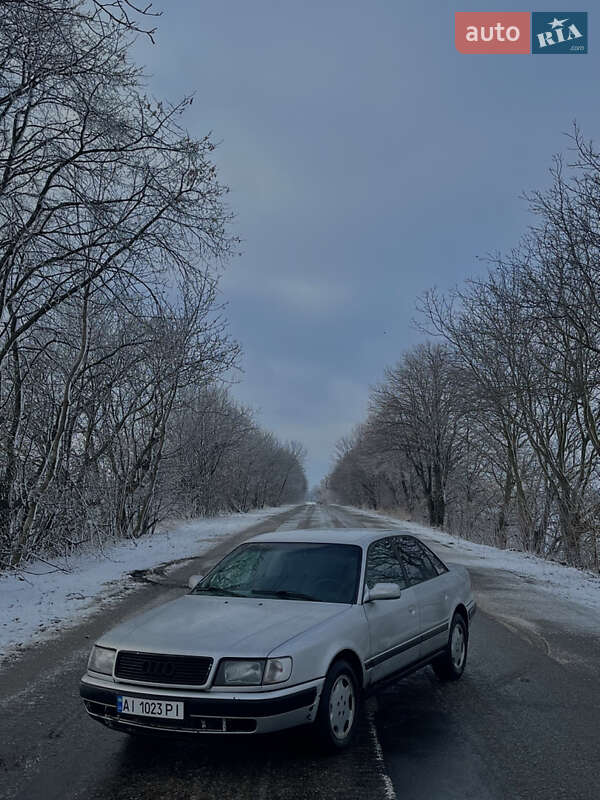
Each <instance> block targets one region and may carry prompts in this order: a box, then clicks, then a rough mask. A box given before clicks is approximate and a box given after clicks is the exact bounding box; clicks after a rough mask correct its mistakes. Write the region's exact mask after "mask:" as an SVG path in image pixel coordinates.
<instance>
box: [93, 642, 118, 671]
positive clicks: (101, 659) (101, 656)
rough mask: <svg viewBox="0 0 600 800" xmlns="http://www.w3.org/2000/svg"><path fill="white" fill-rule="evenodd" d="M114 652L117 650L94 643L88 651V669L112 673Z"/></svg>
mask: <svg viewBox="0 0 600 800" xmlns="http://www.w3.org/2000/svg"><path fill="white" fill-rule="evenodd" d="M116 654H117V651H116V650H113V649H112V648H110V647H99V646H98V645H97V644H95V645H94V646H93V647H92V652H91V653H90V659H89V661H88V669H89V670H90V671H91V672H101V673H102V674H103V675H112V673H113V667H114V664H115V656H116Z"/></svg>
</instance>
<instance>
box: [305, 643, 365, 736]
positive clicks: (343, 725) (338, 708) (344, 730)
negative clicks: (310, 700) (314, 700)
mask: <svg viewBox="0 0 600 800" xmlns="http://www.w3.org/2000/svg"><path fill="white" fill-rule="evenodd" d="M359 700H360V690H359V687H358V680H357V678H356V675H355V673H354V670H353V669H352V667H351V666H350V664H348V662H347V661H344V660H343V659H340V660H339V661H335V662H334V663H333V664H332V665H331V667H330V668H329V672H328V673H327V677H326V678H325V684H324V686H323V691H322V692H321V699H320V701H319V710H318V712H317V718H316V720H315V727H316V732H317V736H318V740H319V745H320V747H321V749H322V750H325V751H326V752H336V751H339V750H343V749H344V748H346V747H348V745H349V744H350V743H351V741H352V739H353V738H354V734H355V732H356V724H357V721H358V709H359Z"/></svg>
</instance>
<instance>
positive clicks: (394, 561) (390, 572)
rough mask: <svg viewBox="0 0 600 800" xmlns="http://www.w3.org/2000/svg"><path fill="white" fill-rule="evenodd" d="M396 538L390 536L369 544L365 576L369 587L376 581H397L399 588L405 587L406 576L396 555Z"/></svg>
mask: <svg viewBox="0 0 600 800" xmlns="http://www.w3.org/2000/svg"><path fill="white" fill-rule="evenodd" d="M397 540H398V537H397V536H393V537H392V536H390V537H388V538H387V539H379V541H377V542H373V543H372V544H371V545H369V552H368V553H367V576H366V581H367V586H368V587H369V589H372V588H373V587H374V586H375V584H376V583H397V584H398V586H399V587H400V588H401V589H406V587H407V583H406V577H405V575H404V571H403V569H402V564H401V563H400V559H399V557H398V546H397Z"/></svg>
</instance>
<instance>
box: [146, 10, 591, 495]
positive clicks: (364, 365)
mask: <svg viewBox="0 0 600 800" xmlns="http://www.w3.org/2000/svg"><path fill="white" fill-rule="evenodd" d="M155 4H156V5H157V7H160V6H161V2H160V0H157V2H156V3H155ZM473 5H474V4H472V3H467V4H466V7H465V8H462V7H460V6H458V7H457V6H455V5H453V4H449V3H446V2H439V1H436V0H429V2H428V3H427V4H422V3H411V4H408V3H401V2H398V0H393V2H381V1H379V2H378V1H377V0H371V2H369V3H367V2H366V0H362V2H352V1H351V0H344V2H339V3H336V2H328V0H318V2H313V1H312V0H303V2H291V0H290V1H289V2H285V1H284V2H264V1H263V0H253V2H248V0H219V1H218V2H216V3H215V2H213V3H207V2H202V0H169V2H168V3H167V2H166V0H163V2H162V7H163V8H164V14H163V16H162V18H161V19H160V20H159V21H158V25H159V29H158V34H157V36H156V44H155V45H154V46H151V45H149V44H148V43H146V42H144V41H141V42H140V43H139V44H138V47H137V57H138V58H139V59H140V60H141V61H142V62H143V63H145V64H146V65H147V67H148V72H149V74H150V76H151V77H150V86H151V89H152V91H153V93H155V94H156V95H159V96H163V97H167V98H169V99H176V98H179V97H180V96H181V95H183V94H186V93H189V92H192V91H195V93H196V97H195V100H194V104H193V105H192V106H191V108H190V110H189V113H188V115H187V117H186V124H187V127H188V128H189V130H190V131H191V133H192V134H194V135H196V136H201V135H203V134H204V133H206V132H208V131H212V132H213V136H214V138H215V139H216V140H218V141H220V142H221V144H220V146H219V148H218V151H217V154H216V160H217V163H218V165H219V170H220V174H221V178H222V180H223V181H224V182H225V183H227V184H228V185H229V186H230V187H231V194H230V195H229V198H230V203H231V207H232V209H233V211H234V212H235V214H236V217H237V218H236V221H235V232H236V233H237V234H238V235H239V236H240V237H241V238H242V240H243V245H242V250H243V255H242V256H241V257H240V258H237V259H235V260H234V261H233V262H232V263H231V264H230V265H229V267H228V270H227V273H226V275H225V277H224V279H223V282H222V291H223V295H224V298H225V299H226V300H227V301H228V302H229V310H228V316H229V319H230V323H231V331H232V333H233V335H234V336H235V337H236V338H237V339H238V340H239V341H240V342H241V344H242V346H243V350H244V355H243V359H242V366H243V369H244V374H243V375H242V376H241V382H240V383H239V385H237V386H236V387H235V388H234V395H235V396H236V397H237V398H238V399H239V400H241V401H242V402H244V403H246V404H249V405H251V406H253V407H254V408H256V409H257V410H258V411H259V412H260V421H261V423H262V424H263V425H264V426H265V427H267V428H269V429H271V430H273V431H274V432H275V433H277V434H278V435H279V436H280V437H281V438H282V439H299V440H301V441H302V442H303V443H304V444H305V446H306V447H307V449H308V453H309V454H308V459H307V473H308V477H309V482H310V484H311V485H314V484H315V483H317V482H318V481H319V480H320V479H321V477H323V475H324V474H325V473H326V472H327V471H328V470H329V468H330V466H331V458H332V454H333V451H334V447H335V442H336V441H337V440H338V439H339V437H340V436H342V435H345V434H347V433H349V432H350V431H351V429H352V428H353V426H354V425H355V424H356V423H357V422H359V421H361V419H363V417H364V415H365V413H366V410H367V405H368V393H369V386H370V385H372V384H373V383H375V382H377V381H378V380H379V379H380V377H381V375H382V372H383V369H384V367H385V366H386V365H388V364H393V363H395V362H396V361H397V360H398V359H399V357H400V355H401V353H402V351H403V350H404V349H405V348H407V347H409V346H411V345H412V344H414V343H415V342H417V341H418V340H419V339H420V338H421V337H420V334H418V333H417V332H416V331H415V329H414V328H413V327H412V326H411V319H412V318H413V317H414V302H415V298H416V297H417V296H418V295H419V294H420V293H421V292H422V291H423V290H425V289H426V288H428V287H431V286H433V285H436V286H438V287H442V288H446V287H450V286H452V285H454V284H456V283H458V282H461V281H462V280H464V278H465V277H467V276H469V275H472V274H474V273H476V272H477V271H481V270H482V269H483V268H484V267H483V265H482V263H481V262H480V261H479V260H478V257H480V256H484V255H485V254H486V253H487V252H492V251H496V250H498V249H504V248H508V247H510V246H511V245H512V244H514V243H516V242H517V240H518V238H519V236H520V235H521V233H522V232H523V230H524V229H525V226H526V225H527V219H528V218H527V209H526V205H525V203H524V202H523V201H522V200H520V199H519V198H520V195H521V193H522V191H523V190H524V189H530V188H533V187H539V186H543V185H545V184H546V183H547V181H548V174H547V170H548V167H549V165H550V159H551V156H552V154H553V153H555V152H557V151H559V150H564V149H565V147H567V146H568V142H567V140H566V138H565V136H564V132H565V131H568V130H569V128H570V126H571V124H572V122H573V120H574V119H575V118H576V119H577V121H578V122H579V124H580V125H581V126H582V127H583V129H584V132H585V134H586V135H587V136H588V137H590V138H596V139H598V140H599V144H600V111H599V110H598V108H599V105H598V66H599V63H598V57H597V55H596V53H598V52H600V43H599V42H597V41H596V40H595V28H594V21H595V19H594V15H593V14H590V43H589V46H590V54H588V55H579V56H574V55H573V56H570V55H562V56H559V55H557V56H552V57H550V58H540V57H539V56H534V55H522V56H506V55H496V56H484V55H473V56H466V55H460V54H459V53H457V52H456V51H455V49H454V12H455V11H461V10H470V9H471V8H472V6H473ZM476 5H477V10H478V11H497V10H501V11H529V10H532V9H529V8H527V7H524V6H523V3H515V2H507V1H506V0H502V2H501V3H498V2H489V1H488V0H485V1H484V2H481V1H480V2H478V3H477V4H476ZM588 5H589V4H588ZM577 9H578V10H585V8H583V9H581V6H580V5H578V6H577ZM588 10H589V9H588ZM567 13H568V12H564V13H561V16H563V17H564V16H566V15H567ZM598 36H600V32H599V33H598Z"/></svg>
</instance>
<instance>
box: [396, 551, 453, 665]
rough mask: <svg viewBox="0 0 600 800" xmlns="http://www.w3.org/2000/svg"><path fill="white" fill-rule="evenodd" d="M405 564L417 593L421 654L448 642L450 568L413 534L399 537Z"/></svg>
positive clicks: (426, 654)
mask: <svg viewBox="0 0 600 800" xmlns="http://www.w3.org/2000/svg"><path fill="white" fill-rule="evenodd" d="M398 538H399V540H400V542H399V550H400V557H401V562H402V566H403V567H404V571H405V572H406V577H407V580H408V583H409V585H410V586H411V588H412V590H413V592H414V593H415V598H416V602H417V605H418V607H419V615H420V616H419V619H420V624H421V631H420V632H421V650H420V655H421V657H422V658H424V657H426V656H428V655H430V654H431V653H433V652H435V651H436V650H440V649H441V648H442V647H445V645H446V644H447V642H448V625H449V619H448V615H449V603H450V598H449V591H448V588H449V587H448V580H449V577H448V576H449V573H448V569H447V568H446V567H445V566H444V564H443V563H442V562H441V561H440V560H439V559H438V558H437V556H435V555H434V554H433V553H431V551H430V550H429V549H428V548H427V547H425V545H424V544H422V543H421V542H420V541H419V540H418V539H415V538H414V537H413V536H401V537H398Z"/></svg>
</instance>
